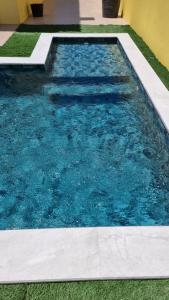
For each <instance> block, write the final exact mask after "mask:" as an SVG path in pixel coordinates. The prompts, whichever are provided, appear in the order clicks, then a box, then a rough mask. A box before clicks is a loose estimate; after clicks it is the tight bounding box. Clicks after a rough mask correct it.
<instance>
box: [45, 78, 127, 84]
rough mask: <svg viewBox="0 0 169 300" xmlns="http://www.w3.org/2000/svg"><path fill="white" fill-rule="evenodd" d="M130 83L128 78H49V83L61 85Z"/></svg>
mask: <svg viewBox="0 0 169 300" xmlns="http://www.w3.org/2000/svg"><path fill="white" fill-rule="evenodd" d="M129 82H130V77H129V76H95V77H57V76H54V77H51V78H50V83H55V84H57V85H63V84H90V85H100V84H112V85H117V84H125V83H129Z"/></svg>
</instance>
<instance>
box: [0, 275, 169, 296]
mask: <svg viewBox="0 0 169 300" xmlns="http://www.w3.org/2000/svg"><path fill="white" fill-rule="evenodd" d="M137 299H138V300H168V299H169V280H117V281H115V280H114V281H113V280H112V281H86V282H67V283H36V284H16V285H0V300H137Z"/></svg>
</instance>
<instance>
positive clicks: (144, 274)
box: [0, 226, 169, 283]
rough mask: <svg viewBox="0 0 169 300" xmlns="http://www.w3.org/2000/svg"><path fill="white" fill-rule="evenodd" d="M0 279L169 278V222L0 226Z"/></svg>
mask: <svg viewBox="0 0 169 300" xmlns="http://www.w3.org/2000/svg"><path fill="white" fill-rule="evenodd" d="M0 245H1V246H0V282H1V283H12V282H38V281H71V280H94V279H96V280H99V279H128V278H169V227H168V226H164V227H161V226H160V227H159V226H158V227H95V228H78V229H77V228H75V229H73V228H71V229H38V230H13V231H12V230H9V231H0Z"/></svg>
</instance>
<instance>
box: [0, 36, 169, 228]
mask: <svg viewBox="0 0 169 300" xmlns="http://www.w3.org/2000/svg"><path fill="white" fill-rule="evenodd" d="M0 90H1V93H0V114H1V116H0V140H1V147H0V156H1V163H0V229H16V228H18V229H20V228H45V227H46V228H49V227H82V226H119V225H120V226H126V225H168V224H169V148H168V142H167V137H166V136H165V134H164V131H163V130H162V127H161V126H160V123H159V121H158V117H157V115H156V114H155V113H154V112H153V110H152V108H151V106H150V105H149V104H148V99H147V97H146V96H145V94H144V92H143V90H142V88H141V87H140V85H139V83H138V81H137V79H136V78H135V76H134V73H133V71H132V70H131V68H130V65H129V64H128V62H127V60H126V58H125V57H124V54H123V53H122V51H121V50H120V47H119V46H118V44H116V43H114V42H112V43H110V42H109V43H106V42H104V41H103V40H102V41H98V42H90V41H88V42H85V41H81V42H80V41H76V42H75V41H66V40H65V41H64V40H63V41H59V42H58V43H54V45H53V48H52V50H51V57H50V59H49V62H48V68H47V70H40V69H36V68H34V69H28V68H27V69H24V68H20V69H18V70H15V69H13V68H4V69H1V70H0Z"/></svg>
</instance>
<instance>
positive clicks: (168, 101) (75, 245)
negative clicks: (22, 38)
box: [0, 33, 169, 283]
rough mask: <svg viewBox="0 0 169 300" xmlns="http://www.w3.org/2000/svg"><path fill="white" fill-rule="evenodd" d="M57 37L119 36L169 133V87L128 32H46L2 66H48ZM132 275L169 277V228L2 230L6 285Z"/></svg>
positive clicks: (0, 268) (1, 275)
mask: <svg viewBox="0 0 169 300" xmlns="http://www.w3.org/2000/svg"><path fill="white" fill-rule="evenodd" d="M53 37H104V38H105V37H117V38H118V39H119V42H120V43H121V45H122V47H123V49H124V50H125V52H126V54H127V56H128V58H129V60H130V62H131V64H132V65H133V67H134V69H135V71H136V73H137V74H138V77H139V79H140V81H141V82H142V84H143V86H144V88H145V90H146V92H147V93H148V95H149V97H150V99H151V101H152V103H153V105H154V107H155V108H156V110H157V111H158V113H159V115H160V117H161V120H162V122H163V123H164V125H165V127H166V129H167V130H168V131H169V91H168V90H167V89H166V87H165V86H164V85H163V83H162V82H161V80H160V79H159V78H158V76H157V75H156V73H155V72H154V71H153V69H152V68H151V66H150V65H149V63H148V62H147V61H146V59H145V58H144V56H143V55H142V53H141V52H140V51H139V49H138V48H137V47H136V45H135V43H134V42H133V41H132V39H131V38H130V36H129V35H128V34H126V33H118V34H111V33H110V34H81V33H72V34H70V33H69V34H65V33H63V34H62V33H60V34H58V33H57V34H54V33H52V34H50V33H44V34H41V36H40V38H39V41H38V42H37V45H36V47H35V49H34V51H33V53H32V55H31V57H29V58H28V57H27V58H18V57H17V58H14V57H13V58H12V57H0V64H4V65H6V64H17V65H18V64H21V65H22V64H24V65H44V64H45V62H46V59H47V56H48V52H49V49H50V46H51V42H52V39H53ZM129 278H133V279H137V278H169V226H156V227H144V226H142V227H141V226H140V227H139V226H138V227H137V226H134V227H94V228H71V229H67V228H64V229H34V230H6V231H5V230H1V231H0V282H1V283H12V282H38V281H71V280H94V279H96V280H99V279H129Z"/></svg>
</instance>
